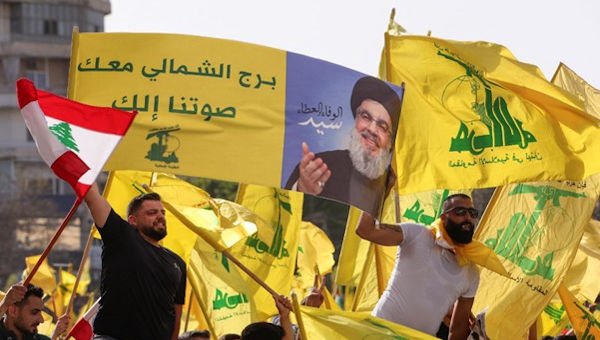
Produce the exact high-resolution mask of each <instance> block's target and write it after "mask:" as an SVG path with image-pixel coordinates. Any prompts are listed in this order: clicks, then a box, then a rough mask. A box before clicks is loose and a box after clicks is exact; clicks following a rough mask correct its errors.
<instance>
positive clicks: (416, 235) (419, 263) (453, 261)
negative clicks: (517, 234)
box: [356, 194, 479, 340]
mask: <svg viewBox="0 0 600 340" xmlns="http://www.w3.org/2000/svg"><path fill="white" fill-rule="evenodd" d="M442 210H443V212H442V214H441V216H440V224H439V228H440V229H441V230H438V235H434V234H433V233H432V231H431V230H429V229H427V227H425V226H424V225H421V224H415V223H400V224H378V223H376V221H375V220H374V219H373V218H372V217H371V216H370V215H368V214H366V213H363V214H362V216H361V219H360V222H359V224H358V226H357V228H356V233H357V234H358V235H359V236H360V237H362V238H364V239H366V240H368V241H371V242H374V243H377V244H381V245H384V246H399V247H398V253H397V255H396V263H395V265H394V270H393V272H392V275H391V277H390V280H389V282H388V286H387V288H386V290H385V292H384V293H383V295H382V296H381V298H380V299H379V301H378V302H377V305H376V306H375V309H374V310H373V315H375V316H378V317H381V318H384V319H387V320H390V321H393V322H396V323H399V324H401V325H405V326H408V327H411V328H414V329H417V330H420V331H422V332H425V333H428V334H431V335H435V333H436V331H437V330H438V327H439V326H440V323H441V322H442V320H443V318H444V316H445V315H446V313H447V311H448V309H449V308H450V307H451V306H452V305H453V304H454V303H455V302H456V304H455V306H454V311H453V313H452V319H451V321H450V335H449V337H448V339H450V340H458V339H460V340H464V339H467V337H468V335H469V315H470V313H471V307H472V305H473V299H474V297H475V292H476V291H477V286H478V285H479V272H478V270H477V268H476V267H475V265H474V264H471V263H467V264H463V265H461V264H459V261H458V258H457V255H456V251H455V247H460V246H463V245H465V244H468V243H470V242H471V241H472V239H473V232H474V230H475V223H476V218H477V215H478V212H477V210H476V209H475V208H473V201H472V200H471V198H470V197H469V196H467V195H464V194H455V195H451V196H448V198H446V200H445V201H444V203H443V205H442Z"/></svg>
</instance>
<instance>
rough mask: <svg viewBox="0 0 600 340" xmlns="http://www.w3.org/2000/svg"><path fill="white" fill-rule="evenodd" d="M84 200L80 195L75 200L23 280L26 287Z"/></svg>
mask: <svg viewBox="0 0 600 340" xmlns="http://www.w3.org/2000/svg"><path fill="white" fill-rule="evenodd" d="M82 200H83V197H78V198H77V199H76V200H75V202H74V203H73V206H71V210H69V213H68V214H67V216H66V217H65V218H64V220H63V222H62V224H61V225H60V227H58V229H57V230H56V232H55V233H54V236H53V237H52V239H51V240H50V243H48V246H46V249H45V250H44V252H43V253H42V255H40V258H39V259H38V261H37V263H36V264H35V266H33V268H32V269H31V272H30V273H29V274H28V275H27V278H26V279H25V282H23V285H24V286H25V287H27V285H28V284H29V283H30V282H31V280H32V279H33V276H34V275H35V273H36V272H37V270H38V269H39V268H40V265H41V264H42V262H44V260H45V259H46V257H48V253H50V250H52V247H54V244H55V243H56V241H57V240H58V237H59V236H60V234H62V232H63V230H64V229H65V227H66V226H67V224H68V223H69V221H70V220H71V217H73V214H75V212H76V211H77V208H78V207H79V205H80V204H81V201H82Z"/></svg>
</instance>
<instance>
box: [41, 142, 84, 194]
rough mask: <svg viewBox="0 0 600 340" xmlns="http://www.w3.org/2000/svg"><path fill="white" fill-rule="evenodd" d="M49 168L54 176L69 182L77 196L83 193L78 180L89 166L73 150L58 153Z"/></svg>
mask: <svg viewBox="0 0 600 340" xmlns="http://www.w3.org/2000/svg"><path fill="white" fill-rule="evenodd" d="M50 168H52V171H54V173H55V174H56V176H58V177H60V178H62V179H63V180H64V181H66V182H67V183H69V185H70V186H71V187H72V188H73V190H74V191H75V194H77V197H83V196H84V195H85V192H83V191H81V189H82V188H79V185H78V181H79V178H80V177H81V176H83V174H85V173H86V172H87V171H88V170H89V169H90V168H89V167H88V166H87V165H86V164H85V163H84V162H83V161H82V160H81V158H79V157H78V156H77V155H76V154H75V153H74V152H73V151H67V152H65V153H63V154H62V155H60V157H58V158H57V159H56V160H55V161H54V163H52V165H51V166H50Z"/></svg>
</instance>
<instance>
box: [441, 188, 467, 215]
mask: <svg viewBox="0 0 600 340" xmlns="http://www.w3.org/2000/svg"><path fill="white" fill-rule="evenodd" d="M457 197H460V198H464V199H467V200H473V199H472V198H471V196H469V195H467V194H463V193H460V192H459V193H458V194H452V195H450V196H448V197H446V199H445V200H444V203H443V204H442V211H446V210H448V206H449V205H450V202H451V201H452V200H453V199H454V198H457Z"/></svg>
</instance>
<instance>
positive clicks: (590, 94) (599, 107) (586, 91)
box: [552, 63, 600, 119]
mask: <svg viewBox="0 0 600 340" xmlns="http://www.w3.org/2000/svg"><path fill="white" fill-rule="evenodd" d="M552 83H553V84H555V85H556V86H558V87H560V88H562V89H565V90H566V91H567V92H569V93H571V94H573V95H574V96H576V97H577V100H580V101H581V102H583V104H584V107H585V110H586V112H587V113H588V114H590V115H591V116H592V117H594V118H595V119H600V90H598V89H596V88H594V87H593V86H592V85H590V84H588V83H587V82H586V81H585V80H583V78H581V77H580V76H578V75H577V73H575V71H573V70H571V69H570V68H569V67H568V66H567V65H565V64H563V63H560V65H558V69H557V70H556V73H554V77H552Z"/></svg>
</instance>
